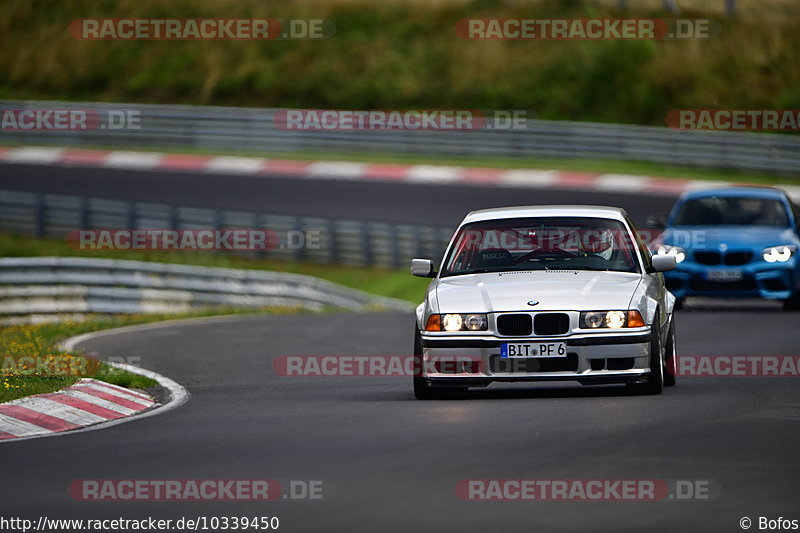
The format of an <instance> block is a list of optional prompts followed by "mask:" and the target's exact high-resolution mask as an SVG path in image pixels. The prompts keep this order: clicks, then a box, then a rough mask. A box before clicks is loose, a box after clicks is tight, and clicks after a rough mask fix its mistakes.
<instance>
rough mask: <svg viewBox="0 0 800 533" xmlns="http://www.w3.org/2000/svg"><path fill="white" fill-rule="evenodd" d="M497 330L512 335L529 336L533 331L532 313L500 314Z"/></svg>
mask: <svg viewBox="0 0 800 533" xmlns="http://www.w3.org/2000/svg"><path fill="white" fill-rule="evenodd" d="M497 332H498V333H499V334H500V335H508V336H511V337H527V336H528V335H530V334H531V333H532V332H533V320H532V319H531V315H523V314H514V315H500V316H498V317H497Z"/></svg>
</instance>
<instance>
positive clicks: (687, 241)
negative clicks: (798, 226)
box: [661, 226, 797, 251]
mask: <svg viewBox="0 0 800 533" xmlns="http://www.w3.org/2000/svg"><path fill="white" fill-rule="evenodd" d="M796 241H797V237H795V236H794V233H793V232H792V230H791V229H787V228H770V227H763V226H761V227H753V226H724V227H713V226H687V227H680V228H670V229H667V230H666V231H665V232H664V233H663V235H662V236H661V242H663V243H664V244H671V245H673V246H680V247H682V248H685V249H691V250H719V249H720V246H722V245H725V246H723V248H724V247H727V248H729V249H737V248H738V249H757V250H758V251H760V250H761V249H763V248H766V247H767V246H775V245H780V244H793V243H795V242H796Z"/></svg>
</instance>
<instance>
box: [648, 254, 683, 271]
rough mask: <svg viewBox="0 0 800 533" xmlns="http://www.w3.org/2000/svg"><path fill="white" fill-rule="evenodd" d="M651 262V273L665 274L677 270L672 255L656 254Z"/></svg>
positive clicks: (676, 263) (676, 264)
mask: <svg viewBox="0 0 800 533" xmlns="http://www.w3.org/2000/svg"><path fill="white" fill-rule="evenodd" d="M651 261H652V262H653V272H666V271H668V270H675V269H676V268H678V262H677V261H676V260H675V256H674V255H664V254H656V255H654V256H653V257H652V258H651Z"/></svg>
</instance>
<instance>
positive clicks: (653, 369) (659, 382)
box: [628, 313, 664, 394]
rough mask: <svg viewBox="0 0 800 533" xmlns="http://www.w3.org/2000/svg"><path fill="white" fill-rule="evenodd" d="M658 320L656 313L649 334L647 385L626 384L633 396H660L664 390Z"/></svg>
mask: <svg viewBox="0 0 800 533" xmlns="http://www.w3.org/2000/svg"><path fill="white" fill-rule="evenodd" d="M659 320H660V318H659V316H658V313H656V315H655V317H654V318H653V327H652V328H651V329H652V333H651V334H650V375H649V377H648V378H647V383H628V390H630V391H631V392H632V393H634V394H661V393H662V392H663V390H664V360H663V358H662V353H663V346H662V344H661V334H660V332H659V328H658V323H659Z"/></svg>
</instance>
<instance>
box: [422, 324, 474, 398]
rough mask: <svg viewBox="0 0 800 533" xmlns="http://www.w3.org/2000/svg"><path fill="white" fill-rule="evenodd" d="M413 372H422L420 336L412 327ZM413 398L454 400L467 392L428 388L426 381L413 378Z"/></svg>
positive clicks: (454, 388) (448, 388) (458, 388)
mask: <svg viewBox="0 0 800 533" xmlns="http://www.w3.org/2000/svg"><path fill="white" fill-rule="evenodd" d="M414 372H415V373H416V372H422V336H421V335H420V334H419V330H418V329H417V327H416V325H415V326H414ZM413 379H414V397H415V398H416V399H417V400H447V399H455V398H458V397H459V396H461V395H462V394H463V393H465V392H466V391H467V387H430V386H429V385H428V380H427V379H425V378H424V377H422V376H416V375H415V376H414V378H413Z"/></svg>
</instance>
